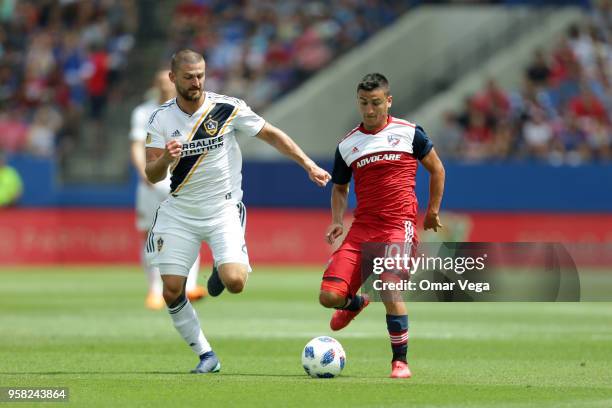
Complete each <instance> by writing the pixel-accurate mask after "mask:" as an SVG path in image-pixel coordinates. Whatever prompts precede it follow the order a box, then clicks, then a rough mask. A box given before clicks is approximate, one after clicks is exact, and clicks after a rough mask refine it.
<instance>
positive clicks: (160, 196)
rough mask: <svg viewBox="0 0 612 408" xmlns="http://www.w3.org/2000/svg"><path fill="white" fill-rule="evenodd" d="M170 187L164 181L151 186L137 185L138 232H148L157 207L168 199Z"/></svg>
mask: <svg viewBox="0 0 612 408" xmlns="http://www.w3.org/2000/svg"><path fill="white" fill-rule="evenodd" d="M168 194H170V185H169V184H168V183H166V180H164V181H161V182H159V183H157V184H155V185H153V186H151V185H148V184H146V183H138V188H137V189H136V228H137V229H138V231H149V228H151V224H153V217H155V211H157V208H158V207H159V205H160V204H161V203H162V201H164V200H165V199H166V198H168Z"/></svg>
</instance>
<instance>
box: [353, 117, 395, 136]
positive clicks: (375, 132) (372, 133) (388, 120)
mask: <svg viewBox="0 0 612 408" xmlns="http://www.w3.org/2000/svg"><path fill="white" fill-rule="evenodd" d="M392 120H393V117H392V116H391V115H387V122H386V123H385V124H384V125H383V126H382V127H380V128H378V129H376V130H367V129H366V128H365V127H364V126H363V122H361V123H360V124H359V131H360V132H361V133H365V134H366V135H375V134H377V133H378V132H380V131H381V130H383V129H384V128H386V127H387V126H389V124H390V123H391V121H392Z"/></svg>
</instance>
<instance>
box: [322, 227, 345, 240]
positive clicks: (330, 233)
mask: <svg viewBox="0 0 612 408" xmlns="http://www.w3.org/2000/svg"><path fill="white" fill-rule="evenodd" d="M343 232H344V225H342V224H339V223H337V222H335V223H333V224H331V225H330V226H329V227H327V231H326V232H325V240H326V241H327V243H328V244H330V245H331V244H333V243H334V241H336V238H338V237H339V236H340V235H342V233H343Z"/></svg>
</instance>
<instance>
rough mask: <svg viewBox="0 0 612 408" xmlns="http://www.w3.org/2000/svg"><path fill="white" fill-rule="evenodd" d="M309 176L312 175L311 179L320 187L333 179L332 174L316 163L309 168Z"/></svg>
mask: <svg viewBox="0 0 612 408" xmlns="http://www.w3.org/2000/svg"><path fill="white" fill-rule="evenodd" d="M308 177H310V180H311V181H312V182H313V183H315V184H316V185H317V186H319V187H325V185H326V184H327V182H328V181H329V180H331V176H330V175H329V173H328V172H326V171H325V170H323V169H322V168H320V167H319V166H317V165H316V164H313V165H312V166H311V167H310V168H309V169H308Z"/></svg>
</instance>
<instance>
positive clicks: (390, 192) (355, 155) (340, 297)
mask: <svg viewBox="0 0 612 408" xmlns="http://www.w3.org/2000/svg"><path fill="white" fill-rule="evenodd" d="M392 100H393V98H392V96H391V93H390V89H389V82H388V81H387V79H386V78H385V77H384V75H382V74H379V73H372V74H368V75H366V76H365V77H364V78H363V79H362V80H361V82H359V84H358V86H357V104H358V107H359V112H360V114H361V118H362V123H361V124H360V125H359V126H358V127H356V128H355V129H353V130H351V131H350V132H349V133H348V134H347V135H346V136H345V137H344V139H342V140H341V141H340V143H339V144H338V148H337V149H336V155H335V161H334V169H333V173H332V182H333V183H334V185H333V188H332V196H331V208H332V224H331V225H330V226H329V227H328V228H327V231H326V239H327V241H328V243H330V244H333V243H334V241H335V240H336V239H337V238H338V237H339V236H341V235H342V233H343V231H344V225H343V216H344V212H345V210H346V207H347V197H348V192H349V182H350V180H351V177H352V176H354V177H355V194H356V196H357V208H356V209H355V213H354V221H353V224H352V226H351V228H350V230H349V232H348V234H347V236H346V238H345V239H344V242H343V243H342V245H341V246H340V247H339V248H338V249H337V250H336V251H335V252H334V253H333V255H332V257H331V260H330V263H329V265H328V267H327V269H326V270H325V273H324V274H323V281H322V283H321V293H320V295H319V301H320V303H321V304H322V305H323V306H325V307H329V308H335V309H337V310H336V311H335V312H334V314H333V316H332V319H331V322H330V327H331V329H332V330H340V329H342V328H344V327H346V326H347V325H348V324H349V323H350V322H351V320H353V319H354V318H355V316H357V315H358V314H359V313H360V312H361V311H362V310H363V309H364V308H365V307H366V306H367V305H368V303H369V299H368V297H367V296H366V295H359V294H358V293H357V292H358V290H359V288H360V286H361V284H362V276H361V265H360V263H361V244H362V243H365V242H378V243H397V242H402V243H407V244H411V247H412V251H414V250H415V248H416V245H417V244H418V238H417V234H416V228H415V225H416V219H417V199H416V195H415V192H414V186H415V183H416V171H417V167H418V162H419V161H420V162H421V164H422V165H423V167H425V169H426V170H427V171H428V172H429V173H430V184H429V205H428V207H427V213H426V214H425V221H424V228H425V229H426V230H428V229H433V230H434V231H437V230H438V228H441V227H442V224H441V223H440V218H439V217H438V211H439V210H440V203H441V201H442V194H443V191H444V166H443V165H442V162H441V161H440V159H439V157H438V155H437V154H436V151H435V150H434V148H433V144H432V143H431V141H430V140H429V138H428V137H427V135H426V134H425V131H424V130H423V128H421V127H420V126H417V125H414V124H412V123H410V122H408V121H405V120H401V119H397V118H394V117H392V116H391V115H389V108H390V107H391V103H392ZM383 303H384V305H385V309H386V313H387V316H386V318H387V329H388V331H389V337H390V339H391V349H392V351H393V358H392V362H391V377H392V378H409V377H410V376H411V372H410V369H409V368H408V363H407V360H406V354H407V352H408V314H407V311H406V305H405V303H404V302H403V301H401V300H400V301H397V300H395V299H393V300H385V299H384V298H383Z"/></svg>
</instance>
